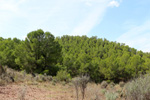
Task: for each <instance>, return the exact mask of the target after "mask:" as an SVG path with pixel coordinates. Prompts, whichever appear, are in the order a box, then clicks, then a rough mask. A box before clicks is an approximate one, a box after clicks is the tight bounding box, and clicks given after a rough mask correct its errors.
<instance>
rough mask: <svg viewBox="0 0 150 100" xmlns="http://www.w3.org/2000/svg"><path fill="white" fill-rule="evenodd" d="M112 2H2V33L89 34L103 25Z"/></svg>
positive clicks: (18, 0) (0, 22)
mask: <svg viewBox="0 0 150 100" xmlns="http://www.w3.org/2000/svg"><path fill="white" fill-rule="evenodd" d="M111 2H113V1H112V0H44V1H41V0H0V34H1V35H2V33H3V36H4V35H5V36H8V34H9V36H10V37H13V36H18V37H20V38H21V37H22V36H25V35H26V34H27V33H28V32H30V31H32V30H36V29H39V28H42V29H43V30H44V31H50V32H52V34H54V35H55V36H61V35H65V34H71V35H87V34H88V33H89V32H90V31H91V30H92V29H93V28H94V26H96V25H97V24H99V23H100V22H101V20H102V19H103V16H104V14H105V12H106V11H107V8H108V7H109V6H108V4H110V3H111ZM116 7H117V6H116ZM11 34H13V35H11Z"/></svg>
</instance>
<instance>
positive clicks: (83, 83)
mask: <svg viewBox="0 0 150 100" xmlns="http://www.w3.org/2000/svg"><path fill="white" fill-rule="evenodd" d="M89 79H90V77H89V76H86V75H85V76H83V75H82V76H80V77H76V78H74V79H73V80H72V83H73V85H74V86H75V90H76V97H77V100H78V99H79V88H80V90H81V94H82V100H83V99H84V97H85V89H86V87H87V83H88V82H89Z"/></svg>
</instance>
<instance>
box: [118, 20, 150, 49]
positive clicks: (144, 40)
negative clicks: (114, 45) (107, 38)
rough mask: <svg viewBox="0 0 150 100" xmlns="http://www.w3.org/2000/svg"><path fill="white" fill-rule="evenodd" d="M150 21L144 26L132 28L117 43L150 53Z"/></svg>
mask: <svg viewBox="0 0 150 100" xmlns="http://www.w3.org/2000/svg"><path fill="white" fill-rule="evenodd" d="M149 37H150V20H148V21H146V22H145V23H144V24H142V25H139V26H135V27H132V28H131V29H130V30H129V31H127V32H126V33H124V34H123V35H121V36H120V37H119V38H118V39H117V41H118V42H121V43H125V44H127V45H129V46H131V47H134V48H136V49H138V50H142V51H144V52H150V39H149Z"/></svg>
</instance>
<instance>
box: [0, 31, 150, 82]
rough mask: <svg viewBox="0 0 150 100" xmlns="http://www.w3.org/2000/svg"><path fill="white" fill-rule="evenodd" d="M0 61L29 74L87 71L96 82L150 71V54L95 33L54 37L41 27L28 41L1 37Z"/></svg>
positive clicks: (71, 74) (82, 72)
mask: <svg viewBox="0 0 150 100" xmlns="http://www.w3.org/2000/svg"><path fill="white" fill-rule="evenodd" d="M0 64H1V65H7V66H9V67H10V68H13V69H16V70H25V71H26V72H28V73H39V74H44V73H46V74H48V75H52V76H56V75H57V74H58V73H65V75H66V76H69V77H75V76H78V75H81V74H87V75H89V76H90V78H91V80H92V81H95V82H101V81H102V80H108V81H114V82H119V81H127V80H129V79H131V78H133V77H137V76H138V75H140V74H145V73H149V72H150V53H143V52H142V51H137V50H136V49H134V48H131V47H129V46H127V45H125V44H123V43H117V42H111V41H108V40H107V39H101V38H97V37H95V36H94V37H87V36H68V35H65V36H62V37H54V35H52V34H51V33H50V32H44V31H43V30H41V29H39V30H37V31H32V32H30V33H28V35H27V38H26V39H25V40H19V39H17V38H13V39H11V38H8V39H4V38H2V37H0Z"/></svg>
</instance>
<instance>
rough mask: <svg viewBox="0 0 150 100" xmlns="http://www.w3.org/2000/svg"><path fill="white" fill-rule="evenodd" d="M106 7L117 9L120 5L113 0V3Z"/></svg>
mask: <svg viewBox="0 0 150 100" xmlns="http://www.w3.org/2000/svg"><path fill="white" fill-rule="evenodd" d="M108 6H110V7H119V6H120V3H119V2H118V1H115V0H113V1H111V2H110V3H109V4H108Z"/></svg>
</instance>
